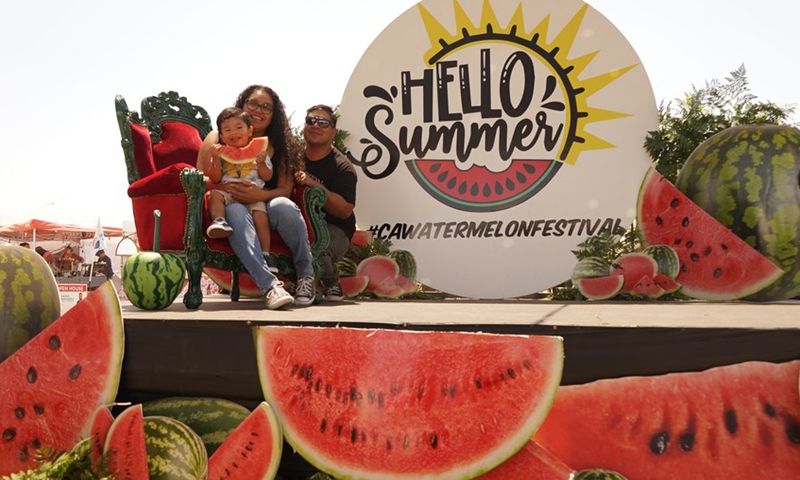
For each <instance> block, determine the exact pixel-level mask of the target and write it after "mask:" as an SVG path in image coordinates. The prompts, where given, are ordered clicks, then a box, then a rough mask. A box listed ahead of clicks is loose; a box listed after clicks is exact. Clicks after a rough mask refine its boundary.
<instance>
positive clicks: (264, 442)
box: [208, 402, 283, 480]
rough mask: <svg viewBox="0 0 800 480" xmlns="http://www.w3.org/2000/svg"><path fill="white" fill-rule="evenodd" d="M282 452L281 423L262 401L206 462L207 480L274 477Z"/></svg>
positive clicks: (242, 479)
mask: <svg viewBox="0 0 800 480" xmlns="http://www.w3.org/2000/svg"><path fill="white" fill-rule="evenodd" d="M282 450H283V433H282V432H281V426H280V423H279V422H278V419H277V417H275V412H273V410H272V407H270V406H269V404H268V403H266V402H261V403H260V404H259V405H258V406H257V407H256V409H255V410H253V412H252V413H251V414H250V415H248V416H247V418H245V419H244V421H242V423H240V424H239V426H238V427H236V428H235V429H234V430H233V432H231V433H230V435H228V437H227V438H226V439H225V441H224V442H222V444H221V445H220V446H219V448H217V450H216V451H215V452H214V454H213V455H211V458H209V459H208V478H210V479H224V478H231V479H235V480H251V479H252V480H261V479H272V478H275V475H276V474H277V472H278V465H279V464H280V461H281V451H282Z"/></svg>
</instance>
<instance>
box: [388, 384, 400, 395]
mask: <svg viewBox="0 0 800 480" xmlns="http://www.w3.org/2000/svg"><path fill="white" fill-rule="evenodd" d="M389 393H391V394H392V395H397V394H398V393H400V385H398V384H396V383H393V384H392V386H391V387H389Z"/></svg>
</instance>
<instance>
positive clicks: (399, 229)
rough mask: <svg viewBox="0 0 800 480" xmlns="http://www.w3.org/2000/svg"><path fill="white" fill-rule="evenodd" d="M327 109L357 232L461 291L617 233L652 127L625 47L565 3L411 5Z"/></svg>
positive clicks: (552, 276) (468, 293) (495, 289)
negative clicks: (336, 131)
mask: <svg viewBox="0 0 800 480" xmlns="http://www.w3.org/2000/svg"><path fill="white" fill-rule="evenodd" d="M340 110H341V113H342V117H341V120H340V123H339V128H341V129H343V130H345V131H347V132H348V133H349V136H348V137H347V143H346V145H347V148H348V150H349V153H348V156H349V158H350V160H351V161H352V162H353V164H354V165H355V166H356V169H357V170H358V174H359V180H358V192H357V197H358V200H357V204H356V216H357V218H358V224H359V228H361V229H368V230H371V231H372V232H373V233H374V234H375V236H377V237H380V238H384V239H388V240H389V241H391V242H392V248H393V249H404V250H408V251H410V252H411V253H412V254H413V255H414V257H415V258H416V261H417V265H418V273H417V279H418V280H419V281H420V282H422V283H424V284H425V285H428V286H430V287H433V288H435V289H438V290H441V291H444V292H448V293H451V294H455V295H459V296H465V297H473V298H506V297H516V296H522V295H527V294H531V293H535V292H539V291H542V290H545V289H547V288H550V287H553V286H556V285H558V284H560V283H562V282H564V281H565V280H567V279H569V277H570V273H571V271H572V268H573V266H574V265H575V262H576V259H575V257H574V255H573V254H572V251H573V250H575V249H576V246H577V244H579V243H580V242H581V241H583V240H585V239H586V238H587V237H589V236H592V235H596V234H598V233H600V232H602V231H605V230H611V231H617V230H618V229H620V228H622V229H627V228H628V227H629V226H630V225H631V224H632V222H633V220H634V218H635V216H636V215H635V209H636V199H637V194H638V191H639V186H640V184H641V181H642V178H643V177H644V174H645V172H646V170H647V169H648V167H649V166H650V163H651V161H650V159H649V157H648V155H647V153H646V152H645V150H644V148H643V143H644V140H645V137H646V135H647V132H648V131H650V130H655V129H656V128H657V126H658V124H657V109H656V103H655V98H654V96H653V91H652V87H651V86H650V82H649V80H648V78H647V74H646V73H645V70H644V67H643V66H642V64H641V62H640V60H639V58H638V57H637V55H636V53H635V52H634V51H633V49H632V48H631V46H630V45H629V44H628V42H627V41H626V40H625V38H624V37H623V36H622V35H621V34H620V32H619V31H618V30H617V29H616V28H615V27H614V26H613V25H612V24H611V23H610V22H609V21H608V20H607V19H606V18H605V17H603V16H602V15H601V14H599V13H598V12H597V11H596V10H594V9H593V8H591V7H590V6H588V5H587V4H585V3H584V2H582V1H579V0H563V1H562V0H559V1H536V2H534V1H524V0H523V1H522V2H520V1H519V0H517V1H511V0H488V1H483V0H481V1H478V0H474V1H462V2H451V1H450V0H430V1H423V2H420V3H419V4H417V5H416V6H414V7H412V8H411V9H409V10H407V11H406V12H405V13H403V14H402V15H401V16H400V17H398V18H397V19H396V20H395V21H394V22H392V24H391V25H389V26H388V27H387V28H386V29H385V30H384V31H383V32H382V33H381V34H380V35H379V36H378V38H377V39H375V41H374V42H373V43H372V45H371V46H370V47H369V48H368V49H367V51H366V52H365V53H364V55H363V57H362V58H361V60H360V62H359V63H358V65H357V66H356V69H355V70H354V72H353V74H352V76H351V77H350V81H349V82H348V85H347V88H346V91H345V94H344V97H343V99H342V104H341V109H340Z"/></svg>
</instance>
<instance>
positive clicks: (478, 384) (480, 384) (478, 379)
mask: <svg viewBox="0 0 800 480" xmlns="http://www.w3.org/2000/svg"><path fill="white" fill-rule="evenodd" d="M475 387H476V388H477V389H478V390H480V389H481V388H483V381H481V377H480V375H479V376H477V377H475Z"/></svg>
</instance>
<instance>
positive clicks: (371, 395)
mask: <svg viewBox="0 0 800 480" xmlns="http://www.w3.org/2000/svg"><path fill="white" fill-rule="evenodd" d="M367 400H369V403H375V392H373V391H372V390H370V391H368V392H367Z"/></svg>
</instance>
